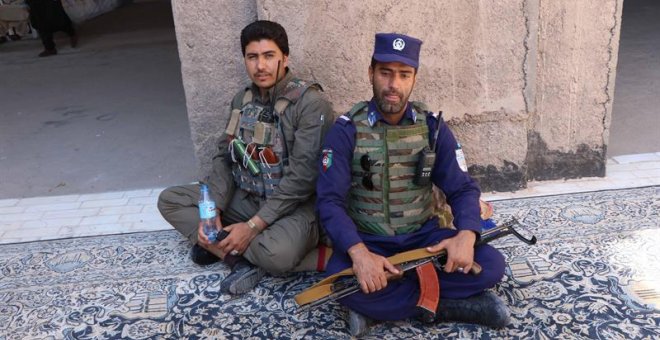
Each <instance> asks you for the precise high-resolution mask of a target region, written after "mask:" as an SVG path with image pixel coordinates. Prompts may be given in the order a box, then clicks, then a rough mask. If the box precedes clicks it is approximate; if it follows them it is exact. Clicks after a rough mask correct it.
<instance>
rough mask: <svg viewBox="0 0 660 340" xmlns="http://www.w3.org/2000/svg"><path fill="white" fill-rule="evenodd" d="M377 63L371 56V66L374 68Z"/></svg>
mask: <svg viewBox="0 0 660 340" xmlns="http://www.w3.org/2000/svg"><path fill="white" fill-rule="evenodd" d="M377 63H378V60H376V59H374V57H371V65H370V66H371V68H372V69H374V70H375V69H376V64H377ZM415 74H417V69H415Z"/></svg>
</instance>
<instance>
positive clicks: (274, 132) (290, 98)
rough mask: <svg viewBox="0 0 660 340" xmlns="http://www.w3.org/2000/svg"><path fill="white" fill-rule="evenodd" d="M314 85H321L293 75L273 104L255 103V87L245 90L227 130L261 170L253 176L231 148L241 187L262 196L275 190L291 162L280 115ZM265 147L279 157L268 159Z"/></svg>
mask: <svg viewBox="0 0 660 340" xmlns="http://www.w3.org/2000/svg"><path fill="white" fill-rule="evenodd" d="M311 86H316V87H319V88H320V86H319V85H318V84H316V83H308V82H306V81H304V80H300V79H296V78H294V79H292V80H291V81H289V83H287V85H286V87H285V89H284V91H283V93H282V94H278V95H277V98H276V99H275V103H274V105H273V107H271V106H269V105H267V106H264V105H261V104H258V103H255V102H254V101H253V100H252V99H253V98H252V91H251V90H250V89H249V88H247V89H246V90H245V94H244V95H243V100H242V103H243V106H242V107H241V109H240V110H239V109H234V110H233V111H232V115H231V118H230V121H229V124H228V126H227V130H226V133H227V135H228V136H230V137H234V138H237V139H239V140H240V141H241V142H242V144H243V145H245V147H246V149H247V150H248V153H249V154H248V156H247V157H250V158H251V159H252V160H253V161H254V162H256V163H257V165H258V167H259V169H260V170H261V171H260V173H259V174H258V175H256V176H253V175H252V173H250V172H249V171H248V169H247V168H246V167H245V166H244V160H242V159H241V158H240V157H237V155H236V153H235V152H234V150H231V151H232V156H233V157H232V160H233V161H234V162H233V166H232V175H233V177H234V181H235V182H236V184H237V185H238V187H239V188H241V189H243V190H245V191H247V192H249V193H251V194H254V195H258V196H260V197H263V198H266V197H269V196H270V195H272V194H273V192H274V190H275V188H276V187H277V185H278V184H279V182H280V180H281V178H282V175H283V168H284V166H285V165H287V164H288V150H287V146H286V141H285V140H284V133H283V130H282V126H281V124H280V117H281V116H282V115H283V114H284V110H285V109H286V108H287V107H288V106H289V105H290V104H293V103H295V102H296V101H297V100H298V99H299V98H300V97H302V95H303V94H304V93H305V91H307V89H308V88H310V87H311ZM270 111H273V112H270ZM257 136H258V138H257ZM230 146H231V143H230ZM266 148H268V149H269V150H271V151H272V152H273V153H274V155H275V157H276V158H277V160H276V161H274V162H273V161H272V159H271V162H269V161H268V157H266V155H267V153H266V151H264V150H265V149H266ZM250 151H251V152H250ZM271 155H272V153H271Z"/></svg>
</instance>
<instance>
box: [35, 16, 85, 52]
mask: <svg viewBox="0 0 660 340" xmlns="http://www.w3.org/2000/svg"><path fill="white" fill-rule="evenodd" d="M37 31H38V32H39V36H40V37H41V43H42V44H43V45H44V48H45V49H47V50H52V49H55V41H54V40H53V34H54V33H55V32H57V31H49V30H37ZM60 31H62V32H64V33H66V34H68V35H69V36H70V37H72V36H74V35H76V31H75V30H74V29H73V24H71V21H69V25H68V27H65V28H63V29H61V30H60Z"/></svg>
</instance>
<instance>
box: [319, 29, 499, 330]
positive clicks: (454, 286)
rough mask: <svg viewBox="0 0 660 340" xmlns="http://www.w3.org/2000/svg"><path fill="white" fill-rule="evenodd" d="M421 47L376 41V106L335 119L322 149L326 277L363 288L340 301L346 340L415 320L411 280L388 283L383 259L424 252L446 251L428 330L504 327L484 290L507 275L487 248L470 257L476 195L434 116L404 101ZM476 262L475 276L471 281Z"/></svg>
mask: <svg viewBox="0 0 660 340" xmlns="http://www.w3.org/2000/svg"><path fill="white" fill-rule="evenodd" d="M421 44H422V42H421V41H420V40H418V39H415V38H412V37H409V36H406V35H401V34H394V33H392V34H376V39H375V48H374V54H373V56H372V60H371V66H370V67H369V81H370V82H371V85H372V86H373V98H372V99H371V100H370V101H369V102H361V103H358V104H356V105H355V106H354V107H353V108H352V109H351V111H350V112H348V113H346V114H344V115H342V116H340V117H339V118H338V119H337V121H336V122H335V124H334V126H333V127H332V128H331V130H330V132H329V133H328V135H327V137H326V139H325V141H324V144H323V150H322V158H321V164H320V175H319V180H318V182H317V194H318V200H317V211H318V213H319V216H320V219H321V221H322V224H323V226H324V228H325V229H326V230H327V232H328V234H329V236H330V238H331V239H332V242H333V246H334V252H333V255H332V257H331V258H330V261H329V263H328V267H327V273H328V274H333V273H337V272H339V271H341V270H343V269H346V268H349V267H352V268H353V270H354V272H355V275H356V277H357V280H358V282H359V284H360V287H361V291H360V292H358V293H356V294H353V295H350V296H348V297H345V298H343V299H340V300H339V302H340V303H342V304H343V305H345V306H347V307H348V308H349V311H350V313H349V326H350V328H351V333H352V334H353V335H360V334H361V333H363V332H364V331H366V329H367V322H368V321H369V320H370V319H375V320H401V319H406V318H414V317H421V316H422V310H421V309H420V308H418V306H417V302H418V300H419V298H420V286H419V284H420V282H419V278H418V277H417V275H416V274H415V271H409V272H406V273H405V274H404V275H403V278H402V279H399V280H391V281H388V276H396V275H400V274H402V273H399V270H398V269H397V267H395V266H393V265H392V264H391V263H390V262H389V261H388V259H387V257H389V256H392V255H394V254H397V253H400V252H404V251H408V250H412V249H416V248H422V247H428V248H427V249H428V250H429V251H431V252H439V251H440V250H445V251H446V252H447V262H446V265H445V266H444V271H443V272H440V271H433V272H434V274H433V275H437V277H438V280H436V282H439V286H440V294H439V303H437V307H436V310H435V313H431V315H432V318H431V320H429V318H428V317H427V318H425V319H426V320H425V321H434V322H444V321H459V322H467V323H477V324H482V325H486V326H490V327H494V328H499V327H503V326H505V325H506V324H507V323H508V322H509V312H508V309H507V307H506V305H505V304H504V303H503V302H502V301H501V300H500V299H499V298H498V297H497V296H496V295H495V294H493V293H492V292H489V291H487V289H489V288H492V287H493V286H494V285H495V284H496V283H498V282H499V281H500V280H501V278H502V276H503V275H504V258H503V256H502V254H500V253H499V252H498V251H497V250H496V249H494V248H493V247H491V246H488V245H480V246H478V247H476V248H475V243H476V242H477V241H478V239H479V237H480V231H481V218H480V205H479V196H480V189H479V187H478V185H477V183H476V182H475V181H474V180H473V179H472V178H471V177H470V176H469V175H468V173H467V169H466V167H465V166H462V165H461V164H459V163H460V162H461V161H462V160H457V156H456V149H457V142H456V139H455V138H454V136H453V134H452V132H451V131H450V129H449V127H448V126H447V125H446V124H445V122H444V121H443V120H442V118H441V116H440V115H439V114H433V113H431V112H427V111H426V109H425V107H424V105H423V104H421V103H418V102H409V101H408V99H409V97H410V94H411V93H412V91H413V87H414V85H415V80H416V75H417V70H418V68H419V52H420V48H421ZM425 166H428V167H427V168H424V167H425ZM420 167H421V168H420ZM431 169H432V170H431ZM432 184H435V185H436V186H437V187H438V188H440V189H441V190H442V191H443V192H444V193H445V195H446V197H447V202H448V203H449V205H450V206H451V208H452V213H453V215H454V225H455V227H456V229H448V228H441V226H439V223H438V218H437V217H435V216H433V215H432V211H433V209H432V207H433V199H432ZM475 263H477V264H478V265H479V266H480V267H481V269H482V270H481V272H480V273H479V274H478V275H474V274H471V273H470V272H471V269H473V267H475V268H476V267H477V266H476V265H474V264H475ZM431 269H433V268H431ZM434 280H435V278H434ZM436 296H437V294H436Z"/></svg>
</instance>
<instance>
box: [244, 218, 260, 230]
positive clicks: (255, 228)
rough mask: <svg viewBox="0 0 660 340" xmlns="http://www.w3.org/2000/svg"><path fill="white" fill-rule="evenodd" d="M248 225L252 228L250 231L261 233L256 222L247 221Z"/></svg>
mask: <svg viewBox="0 0 660 340" xmlns="http://www.w3.org/2000/svg"><path fill="white" fill-rule="evenodd" d="M246 223H247V225H248V227H250V229H252V230H256V231H259V228H258V227H257V225H256V224H255V223H254V222H252V220H247V222H246Z"/></svg>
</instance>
